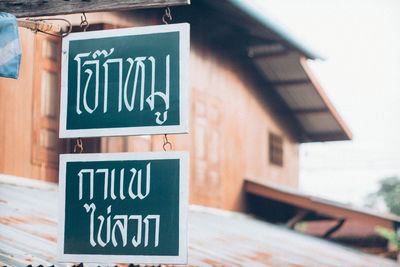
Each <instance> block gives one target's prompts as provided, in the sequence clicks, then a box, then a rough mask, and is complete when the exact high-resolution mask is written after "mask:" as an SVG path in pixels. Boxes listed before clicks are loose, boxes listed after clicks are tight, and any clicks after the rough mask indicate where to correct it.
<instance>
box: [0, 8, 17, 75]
mask: <svg viewBox="0 0 400 267" xmlns="http://www.w3.org/2000/svg"><path fill="white" fill-rule="evenodd" d="M20 63H21V43H20V40H19V35H18V23H17V19H16V18H15V16H13V15H11V14H8V13H4V12H0V76H1V77H7V78H14V79H18V74H19V66H20Z"/></svg>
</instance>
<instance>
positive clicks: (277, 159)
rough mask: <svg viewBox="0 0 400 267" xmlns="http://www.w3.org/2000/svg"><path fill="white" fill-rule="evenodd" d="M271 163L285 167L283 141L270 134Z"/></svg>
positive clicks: (277, 136)
mask: <svg viewBox="0 0 400 267" xmlns="http://www.w3.org/2000/svg"><path fill="white" fill-rule="evenodd" d="M269 162H270V163H272V164H275V165H278V166H283V140H282V137H280V136H279V135H276V134H273V133H269Z"/></svg>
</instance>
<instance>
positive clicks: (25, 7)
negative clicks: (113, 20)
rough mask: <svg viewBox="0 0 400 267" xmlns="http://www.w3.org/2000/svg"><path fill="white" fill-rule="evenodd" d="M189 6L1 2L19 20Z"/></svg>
mask: <svg viewBox="0 0 400 267" xmlns="http://www.w3.org/2000/svg"><path fill="white" fill-rule="evenodd" d="M189 4H190V0H114V1H107V0H90V1H88V0H85V1H84V0H69V1H68V0H47V1H43V0H33V1H26V0H25V1H24V0H3V1H0V10H1V11H2V12H7V13H11V14H13V15H14V16H16V17H18V18H19V17H39V16H53V15H61V14H72V13H82V12H99V11H117V10H129V9H143V8H157V7H166V6H178V5H189Z"/></svg>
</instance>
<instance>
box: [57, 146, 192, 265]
mask: <svg viewBox="0 0 400 267" xmlns="http://www.w3.org/2000/svg"><path fill="white" fill-rule="evenodd" d="M188 173H189V167H188V154H187V152H176V151H173V152H161V153H160V152H147V153H114V154H66V155H61V156H60V176H59V177H60V180H59V194H60V198H59V221H58V222H59V229H58V242H57V243H58V260H59V261H63V262H99V263H146V264H186V262H187V234H186V233H187V205H188Z"/></svg>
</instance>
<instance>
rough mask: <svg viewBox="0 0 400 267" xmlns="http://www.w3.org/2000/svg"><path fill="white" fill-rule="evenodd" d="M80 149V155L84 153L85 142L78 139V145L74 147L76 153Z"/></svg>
mask: <svg viewBox="0 0 400 267" xmlns="http://www.w3.org/2000/svg"><path fill="white" fill-rule="evenodd" d="M78 148H79V153H82V152H83V142H82V139H80V138H78V139H76V144H75V146H74V152H76V150H77V149H78Z"/></svg>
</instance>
